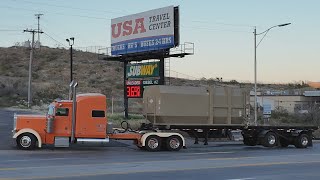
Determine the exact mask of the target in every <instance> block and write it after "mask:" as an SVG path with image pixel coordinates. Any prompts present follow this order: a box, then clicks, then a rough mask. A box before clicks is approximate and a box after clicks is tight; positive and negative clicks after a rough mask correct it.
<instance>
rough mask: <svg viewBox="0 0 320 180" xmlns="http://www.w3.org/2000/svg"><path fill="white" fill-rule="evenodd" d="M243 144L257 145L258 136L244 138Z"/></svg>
mask: <svg viewBox="0 0 320 180" xmlns="http://www.w3.org/2000/svg"><path fill="white" fill-rule="evenodd" d="M243 144H244V145H247V146H255V145H257V144H258V142H257V139H256V138H252V137H251V138H243Z"/></svg>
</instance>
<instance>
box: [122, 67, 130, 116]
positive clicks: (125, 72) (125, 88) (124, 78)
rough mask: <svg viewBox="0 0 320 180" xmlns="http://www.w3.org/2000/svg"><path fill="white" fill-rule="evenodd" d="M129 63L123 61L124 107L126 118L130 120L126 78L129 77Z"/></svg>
mask: <svg viewBox="0 0 320 180" xmlns="http://www.w3.org/2000/svg"><path fill="white" fill-rule="evenodd" d="M127 65H128V61H123V97H124V99H123V107H124V118H125V119H129V114H128V108H129V105H128V95H127V84H126V79H127V78H126V77H127V75H126V74H127V71H126V68H127Z"/></svg>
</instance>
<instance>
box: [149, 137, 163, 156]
mask: <svg viewBox="0 0 320 180" xmlns="http://www.w3.org/2000/svg"><path fill="white" fill-rule="evenodd" d="M145 144H146V145H145V148H146V150H148V151H153V152H154V151H160V149H161V138H160V137H159V136H156V135H151V136H149V137H147V139H146V143H145Z"/></svg>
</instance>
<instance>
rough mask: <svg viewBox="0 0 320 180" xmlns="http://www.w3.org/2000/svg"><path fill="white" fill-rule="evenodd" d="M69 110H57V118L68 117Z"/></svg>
mask: <svg viewBox="0 0 320 180" xmlns="http://www.w3.org/2000/svg"><path fill="white" fill-rule="evenodd" d="M68 115H69V109H68V108H57V110H56V116H68Z"/></svg>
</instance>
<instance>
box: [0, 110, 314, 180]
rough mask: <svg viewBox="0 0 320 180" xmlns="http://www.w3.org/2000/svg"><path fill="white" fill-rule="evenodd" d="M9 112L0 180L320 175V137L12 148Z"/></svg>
mask: <svg viewBox="0 0 320 180" xmlns="http://www.w3.org/2000/svg"><path fill="white" fill-rule="evenodd" d="M12 115H13V113H12V112H11V111H8V110H0V117H1V118H0V135H1V142H0V180H4V179H81V180H82V179H83V180H84V179H108V180H109V179H117V180H119V179H130V180H138V179H139V180H140V179H161V180H163V179H215V180H220V179H221V180H235V179H238V180H251V179H270V180H271V179H272V180H277V179H281V180H283V179H290V180H292V179H308V180H309V179H317V180H318V179H320V171H319V170H318V169H319V166H320V143H317V142H316V143H314V146H313V147H311V148H308V149H296V148H294V147H293V146H289V147H288V148H272V149H268V148H264V147H259V146H256V147H246V146H244V145H242V144H241V143H237V142H228V143H226V142H216V143H214V142H210V143H209V145H208V146H204V145H202V144H199V145H193V144H192V141H188V146H189V148H188V149H182V150H181V151H180V152H146V151H142V150H139V149H138V148H136V147H134V146H132V145H131V144H130V143H128V142H124V143H122V142H113V143H111V144H110V146H109V147H73V148H56V149H50V148H44V149H39V150H35V151H21V150H16V149H15V148H14V146H13V143H11V132H10V131H11V128H12Z"/></svg>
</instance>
